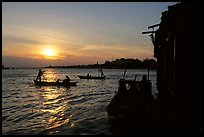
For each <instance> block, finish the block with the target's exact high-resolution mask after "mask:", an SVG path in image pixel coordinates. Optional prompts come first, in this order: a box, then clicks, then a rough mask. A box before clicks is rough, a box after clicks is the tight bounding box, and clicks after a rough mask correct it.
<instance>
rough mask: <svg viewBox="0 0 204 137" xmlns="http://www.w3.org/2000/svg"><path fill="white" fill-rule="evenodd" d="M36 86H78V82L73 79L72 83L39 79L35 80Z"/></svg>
mask: <svg viewBox="0 0 204 137" xmlns="http://www.w3.org/2000/svg"><path fill="white" fill-rule="evenodd" d="M34 83H35V85H36V86H66V87H69V86H76V84H77V82H75V81H71V82H70V83H62V82H46V81H41V82H40V81H37V80H34Z"/></svg>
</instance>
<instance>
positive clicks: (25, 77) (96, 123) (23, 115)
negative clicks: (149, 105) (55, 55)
mask: <svg viewBox="0 0 204 137" xmlns="http://www.w3.org/2000/svg"><path fill="white" fill-rule="evenodd" d="M44 70H45V73H44V77H43V79H45V80H47V81H54V80H57V78H60V79H61V80H63V79H64V78H65V76H66V75H68V76H69V77H70V79H71V80H72V81H77V82H78V83H77V86H76V87H69V88H66V87H55V86H45V87H38V86H35V85H34V82H33V80H34V79H35V78H36V76H37V73H38V69H37V68H36V69H2V134H3V135H7V134H16V135H25V134H29V135H42V134H43V135H111V134H112V133H111V130H110V128H111V127H110V124H109V121H108V118H107V112H106V107H107V105H108V104H109V102H110V101H111V99H112V98H113V96H114V95H115V92H117V89H118V81H119V79H120V78H122V77H123V73H124V69H103V72H104V74H105V76H106V79H105V80H86V79H79V78H78V77H77V75H86V74H87V73H89V74H91V75H92V76H98V75H99V72H98V70H97V69H44ZM136 74H137V79H138V80H140V79H141V78H142V75H143V74H147V70H144V69H128V70H127V71H126V79H134V77H135V75H136ZM149 77H150V80H151V81H152V94H153V95H156V94H157V90H156V71H155V70H150V75H149Z"/></svg>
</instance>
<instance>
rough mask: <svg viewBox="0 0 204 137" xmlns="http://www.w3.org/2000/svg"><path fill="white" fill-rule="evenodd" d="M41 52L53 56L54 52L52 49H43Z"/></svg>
mask: <svg viewBox="0 0 204 137" xmlns="http://www.w3.org/2000/svg"><path fill="white" fill-rule="evenodd" d="M43 54H44V55H46V56H55V52H54V51H53V50H52V49H46V50H44V51H43Z"/></svg>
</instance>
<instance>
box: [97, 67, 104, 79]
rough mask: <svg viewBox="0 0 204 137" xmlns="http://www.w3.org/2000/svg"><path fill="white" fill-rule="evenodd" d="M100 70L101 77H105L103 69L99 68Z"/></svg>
mask: <svg viewBox="0 0 204 137" xmlns="http://www.w3.org/2000/svg"><path fill="white" fill-rule="evenodd" d="M98 71H100V72H101V77H105V75H104V74H103V71H102V69H99V70H98Z"/></svg>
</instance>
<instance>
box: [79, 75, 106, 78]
mask: <svg viewBox="0 0 204 137" xmlns="http://www.w3.org/2000/svg"><path fill="white" fill-rule="evenodd" d="M78 77H79V78H80V79H105V78H106V77H105V76H103V77H102V76H80V75H78Z"/></svg>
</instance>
